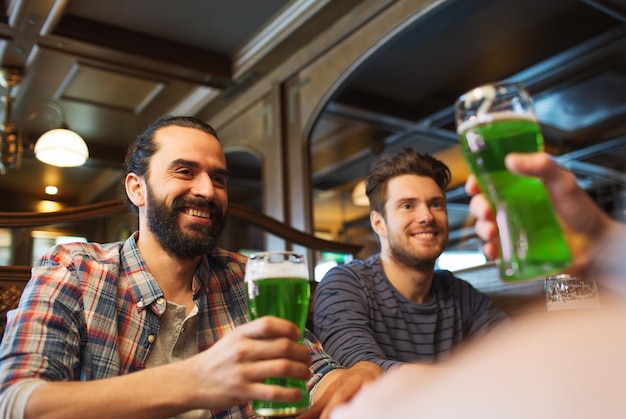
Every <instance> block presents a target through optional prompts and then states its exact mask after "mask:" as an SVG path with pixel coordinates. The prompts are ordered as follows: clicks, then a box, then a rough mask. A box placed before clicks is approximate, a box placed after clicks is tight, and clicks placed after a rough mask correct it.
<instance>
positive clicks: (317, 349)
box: [304, 329, 342, 393]
mask: <svg viewBox="0 0 626 419" xmlns="http://www.w3.org/2000/svg"><path fill="white" fill-rule="evenodd" d="M304 345H306V347H307V348H309V351H310V353H311V357H312V362H311V366H310V368H311V371H312V372H313V376H312V377H311V378H310V379H309V381H308V383H307V388H308V389H309V392H310V393H313V392H314V391H315V388H316V387H317V384H319V382H320V381H321V380H322V378H323V377H324V376H325V375H326V374H328V373H329V372H331V371H334V370H336V369H339V368H342V367H341V365H340V364H339V363H338V362H337V361H336V360H335V359H333V358H332V357H331V356H330V355H329V354H328V353H326V352H325V351H324V349H323V348H322V344H321V343H320V341H319V340H318V339H317V337H316V336H315V335H314V334H313V333H311V331H309V330H308V329H305V333H304Z"/></svg>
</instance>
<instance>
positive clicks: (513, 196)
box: [455, 82, 571, 281]
mask: <svg viewBox="0 0 626 419" xmlns="http://www.w3.org/2000/svg"><path fill="white" fill-rule="evenodd" d="M455 115H456V124H457V133H458V135H459V138H460V142H461V149H462V151H463V155H464V156H465V160H466V161H467V163H468V165H469V167H470V170H471V171H472V173H473V174H474V176H475V177H476V180H477V181H478V184H479V186H480V188H481V190H482V191H483V193H485V195H486V197H487V199H488V200H489V201H490V203H491V205H492V207H493V209H494V212H495V215H496V223H497V225H498V230H499V234H500V237H499V238H500V255H499V258H498V261H497V262H498V266H499V271H500V277H501V278H502V279H503V280H505V281H517V280H523V279H533V278H539V277H545V276H547V275H549V274H552V273H556V272H558V271H560V270H562V269H563V268H565V267H567V266H568V265H569V264H570V263H571V254H570V251H569V248H568V246H567V243H566V241H565V237H564V234H563V231H562V229H561V226H560V224H559V221H558V219H557V217H556V215H555V213H554V209H553V208H552V203H551V201H550V197H549V196H548V193H547V190H546V188H545V186H544V184H543V183H542V181H541V179H539V178H536V177H528V176H517V175H514V174H512V173H510V172H509V171H508V170H507V169H506V168H505V166H504V157H505V156H506V155H507V154H508V153H510V152H537V151H541V150H543V136H542V135H541V130H540V128H539V124H538V122H537V118H536V117H535V114H534V112H533V108H532V102H531V99H530V96H529V94H528V92H527V91H526V90H525V89H524V87H523V86H522V85H521V84H519V83H507V82H501V83H495V84H486V85H484V86H480V87H477V88H475V89H473V90H470V91H469V92H467V93H465V94H463V95H462V96H461V97H460V98H459V99H458V100H457V101H456V104H455Z"/></svg>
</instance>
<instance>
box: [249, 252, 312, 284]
mask: <svg viewBox="0 0 626 419" xmlns="http://www.w3.org/2000/svg"><path fill="white" fill-rule="evenodd" d="M308 277H309V272H308V269H307V265H306V262H305V261H304V256H303V255H301V254H298V253H294V252H262V253H255V254H253V255H251V256H250V258H249V259H248V263H247V264H246V274H245V280H246V281H255V280H259V279H263V278H304V279H308Z"/></svg>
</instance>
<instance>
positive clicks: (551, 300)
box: [544, 274, 600, 311]
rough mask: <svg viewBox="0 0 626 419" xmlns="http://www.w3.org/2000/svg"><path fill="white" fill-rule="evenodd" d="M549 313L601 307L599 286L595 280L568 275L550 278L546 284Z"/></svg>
mask: <svg viewBox="0 0 626 419" xmlns="http://www.w3.org/2000/svg"><path fill="white" fill-rule="evenodd" d="M544 291H545V294H546V308H547V309H548V311H555V310H567V309H572V308H588V307H597V306H599V305H600V297H599V295H598V286H597V284H596V282H595V281H594V280H590V279H583V278H577V277H572V276H569V275H567V274H561V275H552V276H548V277H546V279H545V282H544Z"/></svg>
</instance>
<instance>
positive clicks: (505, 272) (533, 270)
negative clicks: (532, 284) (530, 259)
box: [497, 260, 571, 282]
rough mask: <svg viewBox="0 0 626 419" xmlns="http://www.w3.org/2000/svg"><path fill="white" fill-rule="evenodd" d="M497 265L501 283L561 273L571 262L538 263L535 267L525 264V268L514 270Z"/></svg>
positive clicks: (500, 264)
mask: <svg viewBox="0 0 626 419" xmlns="http://www.w3.org/2000/svg"><path fill="white" fill-rule="evenodd" d="M497 263H498V268H499V270H500V278H502V280H503V281H506V282H518V281H526V280H532V279H538V278H544V277H546V276H549V275H553V274H557V273H561V272H562V271H563V270H565V269H566V268H568V267H569V266H570V264H571V261H570V260H566V261H563V262H561V263H538V264H535V265H533V264H525V266H523V267H521V268H520V267H517V268H515V269H514V268H512V267H511V266H504V265H503V264H502V262H501V261H498V262H497Z"/></svg>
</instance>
